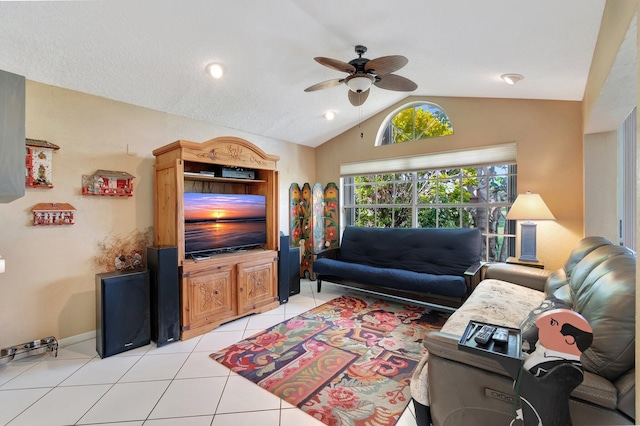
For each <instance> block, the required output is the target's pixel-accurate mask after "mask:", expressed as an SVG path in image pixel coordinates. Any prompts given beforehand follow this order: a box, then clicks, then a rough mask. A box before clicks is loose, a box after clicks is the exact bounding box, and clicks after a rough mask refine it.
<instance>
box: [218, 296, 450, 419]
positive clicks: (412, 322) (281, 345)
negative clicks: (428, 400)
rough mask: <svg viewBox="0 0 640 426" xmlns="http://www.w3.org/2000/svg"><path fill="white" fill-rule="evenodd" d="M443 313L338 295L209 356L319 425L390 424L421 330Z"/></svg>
mask: <svg viewBox="0 0 640 426" xmlns="http://www.w3.org/2000/svg"><path fill="white" fill-rule="evenodd" d="M448 315H449V314H447V313H442V312H438V311H435V310H431V309H427V308H424V307H417V306H409V305H402V304H397V303H394V302H389V301H385V300H379V299H374V298H369V297H367V296H360V295H358V296H352V295H348V296H341V297H339V298H336V299H333V300H331V301H329V302H327V303H325V304H323V305H321V306H318V307H317V308H315V309H312V310H310V311H308V312H305V313H304V314H301V315H298V316H296V317H294V318H291V319H289V320H287V321H285V322H282V323H280V324H277V325H275V326H273V327H271V328H269V329H267V330H265V331H263V332H260V333H258V334H256V335H254V336H252V337H249V338H248V339H246V340H243V341H241V342H239V343H236V344H234V345H231V346H229V347H228V348H225V349H223V350H221V351H218V352H216V353H213V354H211V358H213V359H214V360H216V361H218V362H220V363H221V364H223V365H225V366H227V367H229V368H230V369H231V370H233V371H235V372H236V373H238V374H240V375H242V376H244V377H245V378H247V379H249V380H251V381H252V382H254V383H256V384H257V385H258V386H261V387H262V388H264V389H266V390H268V391H269V392H271V393H273V394H274V395H277V396H279V397H280V398H282V399H284V400H285V401H287V402H289V403H291V404H293V405H295V406H297V407H299V408H300V409H301V410H303V411H305V412H306V413H307V414H309V415H311V416H313V417H315V418H316V419H318V420H320V421H321V422H323V423H325V424H327V425H331V426H341V425H345V426H346V425H356V426H360V425H369V426H374V425H381V426H382V425H384V426H392V425H395V424H396V422H397V421H398V419H399V418H400V416H401V415H402V412H403V411H404V409H405V408H406V406H407V404H408V403H409V401H410V400H411V393H410V390H409V381H410V379H411V375H412V373H413V371H414V369H415V368H416V365H417V364H418V362H419V361H420V359H421V358H422V356H423V355H424V354H425V349H424V348H423V347H422V339H423V337H424V335H425V333H427V332H428V331H430V330H439V329H440V328H441V327H442V326H443V325H444V322H445V321H446V319H447V317H448Z"/></svg>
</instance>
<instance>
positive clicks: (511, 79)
mask: <svg viewBox="0 0 640 426" xmlns="http://www.w3.org/2000/svg"><path fill="white" fill-rule="evenodd" d="M500 78H501V79H503V80H504V82H505V83H507V84H509V85H511V86H513V85H514V84H516V83H517V82H519V81H520V80H522V79H523V78H524V76H523V75H522V74H502V75H501V76H500Z"/></svg>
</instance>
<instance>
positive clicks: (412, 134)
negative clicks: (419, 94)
mask: <svg viewBox="0 0 640 426" xmlns="http://www.w3.org/2000/svg"><path fill="white" fill-rule="evenodd" d="M452 134H453V126H452V125H451V120H449V116H448V115H447V114H446V113H445V112H444V110H443V109H442V108H440V107H439V106H438V105H436V104H433V103H430V102H412V103H410V104H408V105H404V106H402V107H400V108H399V109H397V110H395V111H393V112H392V113H391V114H389V116H388V117H387V118H386V119H385V120H384V121H383V122H382V126H380V130H378V136H377V137H376V146H380V145H391V144H394V143H401V142H406V141H415V140H418V139H427V138H433V137H436V136H445V135H452Z"/></svg>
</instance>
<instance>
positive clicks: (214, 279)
mask: <svg viewBox="0 0 640 426" xmlns="http://www.w3.org/2000/svg"><path fill="white" fill-rule="evenodd" d="M233 272H234V265H233V264H229V265H224V266H221V267H218V268H214V269H209V270H201V271H195V272H191V273H189V275H188V276H187V277H185V278H184V281H183V286H184V287H183V288H184V289H186V293H187V294H186V295H185V296H186V297H187V303H186V304H184V306H185V308H186V312H183V314H184V317H183V327H184V326H187V327H188V328H197V327H199V326H201V325H204V324H208V323H214V322H217V321H222V320H224V319H226V318H229V317H233V316H234V315H236V313H237V311H236V303H235V301H236V297H235V293H236V292H235V286H236V280H235V274H234V273H233ZM184 320H186V321H184Z"/></svg>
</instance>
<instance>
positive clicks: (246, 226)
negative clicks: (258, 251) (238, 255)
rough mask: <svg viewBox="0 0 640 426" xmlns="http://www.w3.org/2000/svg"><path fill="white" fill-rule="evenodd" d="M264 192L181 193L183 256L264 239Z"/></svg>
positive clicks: (250, 244) (256, 243) (251, 244)
mask: <svg viewBox="0 0 640 426" xmlns="http://www.w3.org/2000/svg"><path fill="white" fill-rule="evenodd" d="M266 212H267V203H266V199H265V197H264V196H263V195H249V194H204V193H194V192H185V193H184V240H185V255H198V254H200V255H202V254H214V253H216V252H223V251H232V250H238V249H243V248H250V247H257V246H260V245H262V244H265V243H266V242H267V220H266V219H267V214H266Z"/></svg>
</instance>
